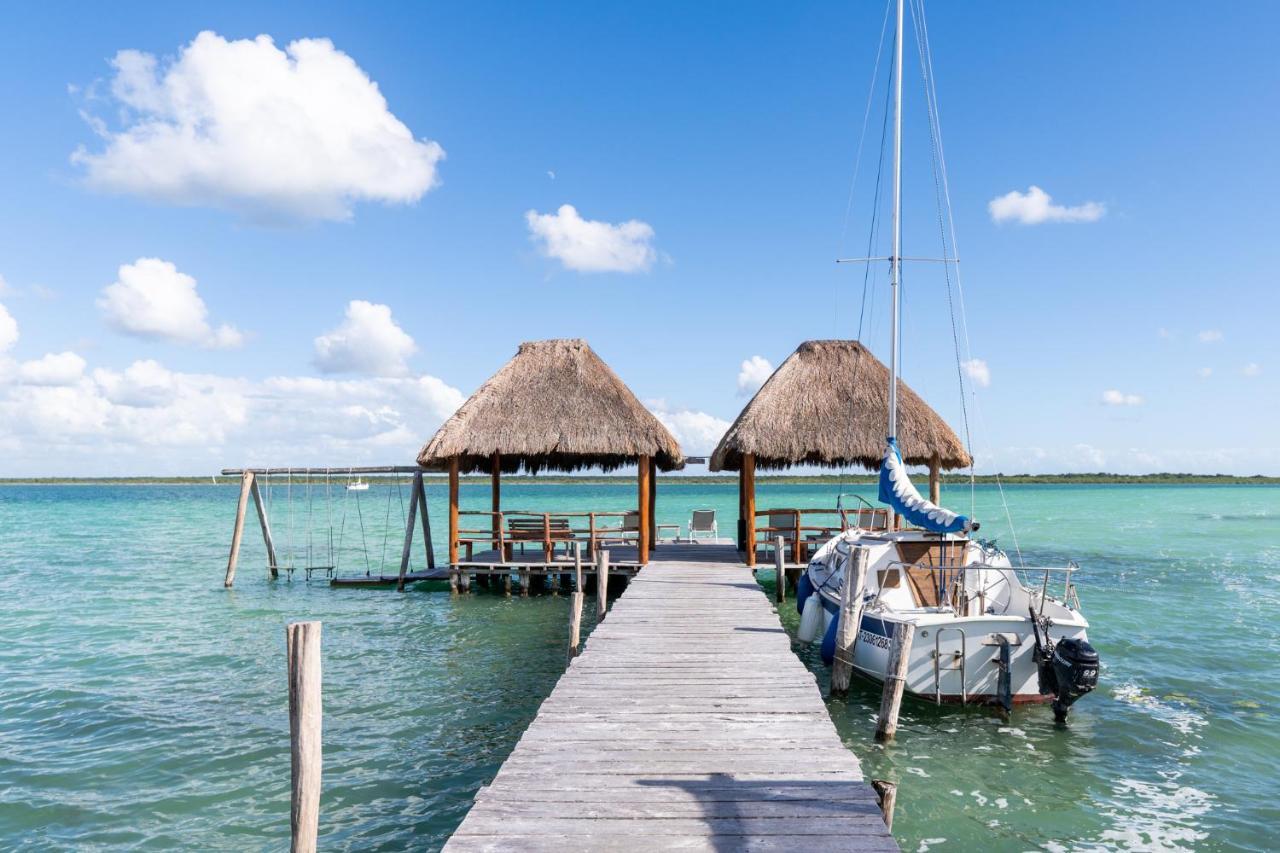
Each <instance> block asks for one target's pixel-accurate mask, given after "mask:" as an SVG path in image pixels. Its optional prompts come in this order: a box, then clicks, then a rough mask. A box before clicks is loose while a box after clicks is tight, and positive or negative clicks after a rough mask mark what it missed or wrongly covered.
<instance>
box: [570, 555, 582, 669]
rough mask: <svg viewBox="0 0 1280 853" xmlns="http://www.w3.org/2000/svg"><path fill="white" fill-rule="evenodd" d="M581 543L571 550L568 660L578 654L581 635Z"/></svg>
mask: <svg viewBox="0 0 1280 853" xmlns="http://www.w3.org/2000/svg"><path fill="white" fill-rule="evenodd" d="M583 597H584V594H583V592H582V543H581V542H575V543H574V548H573V601H571V602H570V603H569V660H573V659H574V658H575V657H576V656H577V654H578V644H579V642H580V641H581V634H582V599H583Z"/></svg>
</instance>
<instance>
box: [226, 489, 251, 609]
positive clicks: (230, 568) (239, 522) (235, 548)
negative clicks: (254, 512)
mask: <svg viewBox="0 0 1280 853" xmlns="http://www.w3.org/2000/svg"><path fill="white" fill-rule="evenodd" d="M251 491H253V472H252V471H245V472H244V474H242V475H241V476H240V502H239V503H237V504H236V526H235V529H234V531H233V532H232V533H231V554H230V556H228V557H227V576H226V578H225V579H224V580H223V581H222V585H223V586H226V587H229V586H231V585H232V584H233V583H235V582H236V562H237V561H239V559H240V538H241V537H242V536H244V513H245V510H246V509H247V508H248V506H249V493H250V492H251Z"/></svg>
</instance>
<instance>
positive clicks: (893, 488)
mask: <svg viewBox="0 0 1280 853" xmlns="http://www.w3.org/2000/svg"><path fill="white" fill-rule="evenodd" d="M880 501H881V502H882V503H886V504H888V505H889V506H891V507H893V511H894V512H896V513H897V514H898V515H901V516H902V517H903V518H905V519H906V520H907V521H908V522H909V523H910V524H914V525H915V526H916V527H922V528H924V529H925V530H929V531H932V532H933V533H964V532H967V531H969V530H970V529H972V527H973V524H972V522H970V520H969V518H968V517H967V516H963V515H956V514H955V513H954V512H952V511H951V510H949V509H943V508H942V507H940V506H938V505H937V504H935V503H931V502H930V501H927V500H925V499H924V498H923V497H921V495H920V493H919V492H917V491H916V487H915V486H914V485H912V484H911V479H910V478H909V477H907V469H906V466H905V465H903V464H902V453H901V452H899V450H898V442H897V440H896V439H894V438H892V437H891V438H890V439H889V441H888V443H887V444H886V445H885V450H884V459H882V460H881V461H880Z"/></svg>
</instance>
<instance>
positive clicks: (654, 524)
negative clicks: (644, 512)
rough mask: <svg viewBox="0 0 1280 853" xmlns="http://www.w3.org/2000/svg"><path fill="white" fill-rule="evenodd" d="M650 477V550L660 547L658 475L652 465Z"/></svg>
mask: <svg viewBox="0 0 1280 853" xmlns="http://www.w3.org/2000/svg"><path fill="white" fill-rule="evenodd" d="M650 473H651V475H652V476H650V477H649V548H650V549H653V548H657V547H658V473H657V470H656V469H655V467H654V466H653V465H652V464H651V465H650Z"/></svg>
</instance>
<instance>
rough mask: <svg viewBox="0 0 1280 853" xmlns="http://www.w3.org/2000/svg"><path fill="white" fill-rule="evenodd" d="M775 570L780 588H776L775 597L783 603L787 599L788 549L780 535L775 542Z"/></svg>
mask: <svg viewBox="0 0 1280 853" xmlns="http://www.w3.org/2000/svg"><path fill="white" fill-rule="evenodd" d="M773 564H774V567H775V568H774V571H776V572H777V574H778V588H777V589H776V590H774V592H773V595H774V599H775V600H776V601H777V602H778V603H779V604H781V603H782V602H784V601H786V600H787V549H786V544H785V543H784V542H783V541H782V537H781V536H779V537H778V538H777V539H776V540H774V543H773Z"/></svg>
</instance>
